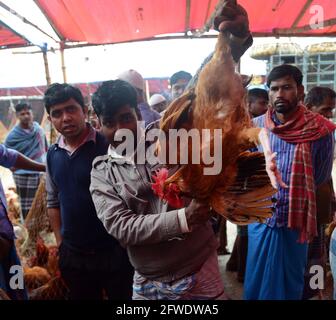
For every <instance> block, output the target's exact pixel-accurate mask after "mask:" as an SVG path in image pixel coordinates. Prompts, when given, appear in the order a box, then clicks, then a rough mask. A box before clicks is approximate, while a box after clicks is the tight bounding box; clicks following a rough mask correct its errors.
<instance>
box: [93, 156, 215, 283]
mask: <svg viewBox="0 0 336 320" xmlns="http://www.w3.org/2000/svg"><path fill="white" fill-rule="evenodd" d="M157 169H158V166H157V165H156V166H151V165H150V164H146V165H143V164H142V165H140V164H134V163H133V162H132V161H126V162H125V160H124V159H118V158H114V157H113V156H110V155H106V156H101V157H97V158H96V159H95V160H94V162H93V169H92V172H91V187H90V191H91V194H92V199H93V202H94V204H95V207H96V211H97V215H98V217H99V219H100V220H101V221H102V223H103V224H104V226H105V228H106V230H107V231H108V232H109V233H110V234H111V235H113V236H114V237H115V238H116V239H118V240H119V241H120V243H121V244H122V245H123V246H125V247H126V248H127V250H128V254H129V258H130V261H131V263H132V264H133V266H134V268H135V269H136V270H137V271H138V272H139V273H140V274H141V275H142V276H144V277H145V278H147V279H152V280H157V281H165V282H166V281H167V282H168V281H173V280H176V279H179V278H182V277H184V276H186V275H190V274H192V273H195V272H197V271H198V270H199V269H200V268H201V266H202V264H203V263H204V262H205V261H206V260H207V258H208V257H209V256H210V254H211V253H213V252H214V250H216V248H217V246H218V242H217V239H216V237H215V235H214V232H213V229H212V227H211V224H210V223H207V224H206V225H203V226H199V227H197V228H194V229H193V230H192V232H190V233H185V234H182V231H181V227H180V225H179V219H178V210H172V211H168V208H167V205H166V204H165V203H164V202H163V201H161V200H160V199H159V198H158V197H157V196H155V195H154V193H153V191H152V189H151V184H150V183H151V176H152V175H153V174H154V172H155V170H157Z"/></svg>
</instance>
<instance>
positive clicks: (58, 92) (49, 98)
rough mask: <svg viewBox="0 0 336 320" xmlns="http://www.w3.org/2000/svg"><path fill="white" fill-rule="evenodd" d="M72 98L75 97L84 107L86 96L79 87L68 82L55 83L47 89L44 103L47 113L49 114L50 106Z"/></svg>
mask: <svg viewBox="0 0 336 320" xmlns="http://www.w3.org/2000/svg"><path fill="white" fill-rule="evenodd" d="M71 98H72V99H74V100H75V101H76V102H77V103H78V104H79V105H80V106H81V107H82V108H83V109H84V107H85V103H84V98H83V95H82V93H81V91H80V90H79V89H78V88H76V87H74V86H72V85H70V84H67V83H62V84H61V83H53V84H52V85H50V86H49V87H48V88H47V90H46V91H45V93H44V97H43V103H44V106H45V108H46V111H47V113H48V114H49V113H50V107H52V106H54V105H56V104H59V103H64V102H66V101H68V100H69V99H71Z"/></svg>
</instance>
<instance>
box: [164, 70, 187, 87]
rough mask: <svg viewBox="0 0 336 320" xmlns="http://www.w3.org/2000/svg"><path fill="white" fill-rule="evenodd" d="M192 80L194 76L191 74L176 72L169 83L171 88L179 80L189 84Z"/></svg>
mask: <svg viewBox="0 0 336 320" xmlns="http://www.w3.org/2000/svg"><path fill="white" fill-rule="evenodd" d="M191 78H192V75H191V74H190V73H189V72H186V71H179V72H175V73H174V74H173V75H172V76H171V77H170V79H169V83H170V85H171V86H173V85H174V84H175V83H176V82H177V81H178V80H180V79H185V80H187V81H188V82H189V81H190V79H191Z"/></svg>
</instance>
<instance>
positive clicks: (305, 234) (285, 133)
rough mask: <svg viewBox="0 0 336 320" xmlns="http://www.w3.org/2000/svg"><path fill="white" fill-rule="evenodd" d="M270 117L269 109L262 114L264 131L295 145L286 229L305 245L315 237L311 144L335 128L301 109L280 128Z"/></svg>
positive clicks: (319, 116)
mask: <svg viewBox="0 0 336 320" xmlns="http://www.w3.org/2000/svg"><path fill="white" fill-rule="evenodd" d="M273 114H274V110H273V108H270V109H269V110H268V111H267V113H266V121H265V126H266V128H267V129H269V130H270V131H271V132H273V133H274V134H276V135H277V136H278V137H279V138H280V139H282V140H284V141H286V142H288V143H294V144H296V147H295V151H294V159H293V163H292V171H291V179H290V185H289V213H288V227H289V228H292V229H297V230H299V232H300V237H299V242H301V243H303V242H305V241H308V242H309V241H311V240H312V239H313V238H314V237H315V236H317V226H316V197H315V190H316V186H315V180H314V171H313V164H312V154H311V142H313V141H316V140H318V139H320V138H322V137H324V136H326V135H328V134H330V133H332V132H333V131H334V130H335V129H336V125H335V124H333V123H332V122H331V121H329V120H327V119H325V118H324V117H322V116H321V115H319V114H316V113H313V112H311V111H309V110H308V109H307V108H306V107H305V106H303V105H299V108H298V111H297V112H296V113H295V114H293V116H292V117H291V118H290V119H289V120H288V121H287V122H286V123H284V124H281V125H276V124H275V123H274V121H273V119H272V116H273Z"/></svg>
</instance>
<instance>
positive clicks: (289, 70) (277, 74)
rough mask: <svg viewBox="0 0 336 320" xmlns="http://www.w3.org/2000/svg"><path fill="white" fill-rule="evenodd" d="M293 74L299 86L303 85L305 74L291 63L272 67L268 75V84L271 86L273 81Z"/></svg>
mask: <svg viewBox="0 0 336 320" xmlns="http://www.w3.org/2000/svg"><path fill="white" fill-rule="evenodd" d="M286 76H292V77H293V79H294V80H295V82H296V84H297V85H298V86H301V85H302V80H303V75H302V72H301V71H300V69H299V68H297V67H295V66H293V65H291V64H282V65H281V66H277V67H275V68H273V69H272V71H271V72H270V74H269V75H268V77H267V86H268V87H269V86H270V84H271V82H272V81H276V80H278V79H281V78H284V77H286Z"/></svg>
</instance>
